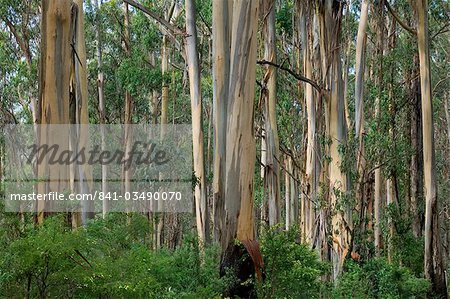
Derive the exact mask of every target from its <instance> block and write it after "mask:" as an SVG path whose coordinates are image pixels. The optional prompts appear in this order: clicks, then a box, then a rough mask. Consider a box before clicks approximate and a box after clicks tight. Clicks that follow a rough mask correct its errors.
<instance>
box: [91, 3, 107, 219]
mask: <svg viewBox="0 0 450 299" xmlns="http://www.w3.org/2000/svg"><path fill="white" fill-rule="evenodd" d="M93 4H94V8H95V37H96V39H97V45H96V52H97V53H96V54H97V68H98V72H97V93H98V110H99V122H100V125H101V127H100V136H101V150H102V152H103V151H105V150H106V139H105V127H104V125H105V120H106V119H105V94H104V89H103V86H104V81H105V79H104V75H103V69H102V68H103V49H102V46H103V44H102V22H101V18H100V6H99V1H98V0H93ZM100 4H101V1H100ZM107 177H108V166H107V165H106V164H104V165H102V192H103V193H106V192H108V187H107V183H106V180H107ZM102 205H103V206H102V214H103V218H105V217H106V215H107V214H108V211H109V201H108V200H104V201H103V203H102Z"/></svg>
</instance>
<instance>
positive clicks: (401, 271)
mask: <svg viewBox="0 0 450 299" xmlns="http://www.w3.org/2000/svg"><path fill="white" fill-rule="evenodd" d="M429 288H430V283H429V282H428V280H426V279H423V278H417V277H415V276H414V275H413V274H412V273H411V271H410V270H409V269H407V268H405V267H402V266H399V265H395V264H389V263H388V262H387V261H386V260H385V259H382V258H376V259H373V260H369V261H368V262H367V263H366V264H364V265H358V264H356V263H355V262H353V261H349V262H347V263H346V271H345V272H344V273H343V274H342V275H341V277H340V279H339V280H338V282H337V285H336V287H335V288H334V290H333V298H392V299H393V298H427V292H428V290H429Z"/></svg>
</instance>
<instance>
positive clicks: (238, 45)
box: [222, 0, 259, 249]
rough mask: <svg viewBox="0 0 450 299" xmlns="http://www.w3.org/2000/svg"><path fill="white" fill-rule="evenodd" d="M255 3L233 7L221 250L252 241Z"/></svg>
mask: <svg viewBox="0 0 450 299" xmlns="http://www.w3.org/2000/svg"><path fill="white" fill-rule="evenodd" d="M258 16H259V1H253V0H241V1H236V2H235V3H234V4H233V18H232V20H233V21H232V24H233V25H232V33H231V55H230V65H231V67H230V86H229V96H230V97H229V102H228V111H227V112H228V123H227V136H226V140H227V153H226V192H225V195H226V201H225V211H226V218H225V219H226V220H225V226H226V232H225V235H224V238H223V242H222V248H223V249H226V248H228V247H229V246H233V244H234V240H235V239H236V238H237V239H238V240H241V241H245V240H253V239H254V216H253V176H254V167H255V164H254V161H255V158H256V149H255V136H254V130H253V117H254V111H253V103H254V96H255V84H254V82H255V79H256V64H255V63H254V62H255V61H256V44H257V27H258V26H257V25H258Z"/></svg>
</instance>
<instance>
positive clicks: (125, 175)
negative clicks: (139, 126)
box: [122, 3, 133, 220]
mask: <svg viewBox="0 0 450 299" xmlns="http://www.w3.org/2000/svg"><path fill="white" fill-rule="evenodd" d="M123 10H124V24H123V30H124V32H123V40H124V52H125V55H126V56H127V57H130V56H131V45H130V42H131V40H130V16H129V7H128V4H126V3H124V4H123ZM132 114H133V98H132V97H131V93H130V92H129V91H127V90H126V91H125V98H124V124H125V125H124V152H125V155H124V159H125V160H127V159H129V156H128V155H129V153H130V151H131V147H132V138H133V136H132V135H133V134H132V127H131V123H132V122H133V121H132V116H133V115H132ZM131 176H132V170H131V169H130V168H125V167H124V166H122V179H123V192H124V194H126V193H127V192H131V191H132V190H131ZM127 212H128V211H127ZM128 220H129V218H128Z"/></svg>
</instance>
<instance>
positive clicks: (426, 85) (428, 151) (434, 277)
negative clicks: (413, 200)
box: [416, 0, 447, 298]
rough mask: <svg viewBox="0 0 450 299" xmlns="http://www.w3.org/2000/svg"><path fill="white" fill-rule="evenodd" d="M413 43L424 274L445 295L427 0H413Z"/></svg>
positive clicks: (435, 288)
mask: <svg viewBox="0 0 450 299" xmlns="http://www.w3.org/2000/svg"><path fill="white" fill-rule="evenodd" d="M416 5H417V15H418V26H417V44H418V48H419V63H420V86H421V97H422V131H423V166H424V188H425V257H424V260H425V265H424V272H425V277H426V278H428V279H430V280H431V282H432V284H433V291H434V292H435V293H436V294H437V295H439V296H441V297H442V298H447V286H446V281H445V274H444V269H445V268H444V265H443V260H442V248H441V246H442V244H441V236H440V231H439V212H438V200H437V182H436V161H435V152H434V123H433V105H432V95H431V74H430V72H431V70H430V53H429V41H428V1H427V0H417V1H416Z"/></svg>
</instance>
